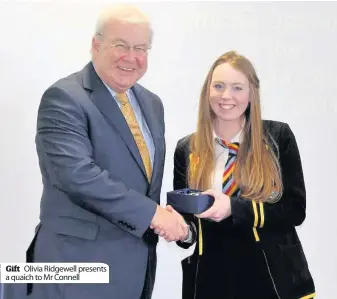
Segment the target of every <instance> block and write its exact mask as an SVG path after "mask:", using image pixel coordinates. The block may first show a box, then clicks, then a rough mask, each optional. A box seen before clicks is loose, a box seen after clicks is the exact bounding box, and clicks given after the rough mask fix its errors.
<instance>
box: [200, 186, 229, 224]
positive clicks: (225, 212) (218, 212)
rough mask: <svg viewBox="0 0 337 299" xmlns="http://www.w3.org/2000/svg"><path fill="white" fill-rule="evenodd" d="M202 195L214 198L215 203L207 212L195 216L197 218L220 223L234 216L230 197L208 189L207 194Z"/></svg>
mask: <svg viewBox="0 0 337 299" xmlns="http://www.w3.org/2000/svg"><path fill="white" fill-rule="evenodd" d="M202 194H207V195H210V196H212V197H214V203H213V205H212V206H211V207H210V208H209V209H208V210H206V211H205V212H203V213H201V214H199V215H195V216H196V217H198V218H208V219H211V220H213V221H216V222H220V221H221V220H223V219H225V218H227V217H229V216H230V215H232V209H231V201H230V198H229V196H228V195H226V194H224V193H222V192H220V191H216V190H213V189H208V190H206V191H205V192H202Z"/></svg>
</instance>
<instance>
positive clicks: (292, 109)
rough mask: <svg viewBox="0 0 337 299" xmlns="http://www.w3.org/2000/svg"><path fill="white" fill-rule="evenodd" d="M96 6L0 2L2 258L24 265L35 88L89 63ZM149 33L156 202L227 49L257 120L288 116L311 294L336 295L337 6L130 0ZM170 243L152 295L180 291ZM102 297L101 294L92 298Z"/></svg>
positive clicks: (99, 4)
mask: <svg viewBox="0 0 337 299" xmlns="http://www.w3.org/2000/svg"><path fill="white" fill-rule="evenodd" d="M106 4H111V2H107V1H105V2H104V1H100V0H95V1H94V0H92V1H77V2H75V1H48V2H46V1H44V2H42V1H39V2H38V1H36V2H35V1H30V2H28V1H25V2H15V1H3V0H2V1H0V37H1V44H0V94H1V96H0V130H1V135H0V136H1V147H0V151H1V152H0V154H1V155H0V157H1V162H0V175H1V179H0V185H1V187H0V203H1V206H0V217H1V220H0V221H1V225H0V235H1V246H0V261H2V262H12V261H17V262H20V261H24V258H25V250H26V248H27V246H28V244H29V242H30V240H31V238H32V235H33V230H34V227H35V225H36V224H37V222H38V215H39V199H40V194H41V178H40V172H39V168H38V164H37V157H36V153H35V144H34V135H35V124H36V112H37V107H38V105H39V101H40V97H41V95H42V93H43V91H44V90H45V89H46V88H47V87H48V86H49V85H50V84H52V83H53V82H54V81H55V80H57V79H59V78H60V77H62V76H66V75H68V74H69V73H71V72H74V71H77V70H79V69H81V68H82V67H83V66H84V65H85V64H86V63H87V62H88V60H89V47H90V40H91V34H92V33H93V28H94V23H95V18H96V16H97V14H98V12H99V11H100V9H101V8H103V7H104V6H105V5H106ZM137 5H138V6H139V7H140V8H142V9H144V11H145V12H147V13H148V14H149V15H150V17H151V19H152V21H153V27H154V30H155V38H154V45H153V49H152V50H151V54H150V66H149V70H148V72H147V74H146V75H145V77H144V78H143V79H142V81H141V82H142V83H143V84H144V85H145V86H146V87H148V88H149V89H151V90H152V91H154V92H156V93H157V94H159V95H160V96H161V98H162V100H163V102H164V106H165V109H166V111H165V112H166V116H165V120H166V125H167V128H166V130H167V133H166V138H167V160H166V168H165V176H164V182H163V193H162V194H163V199H162V203H163V204H165V198H166V197H165V195H166V192H167V191H169V190H171V189H172V171H173V151H174V148H175V145H176V142H177V140H178V139H180V138H181V137H183V136H185V135H186V134H189V133H191V132H192V131H193V130H194V127H195V123H196V113H197V102H198V96H199V92H200V89H201V85H202V83H203V80H204V78H205V76H206V72H207V71H208V69H209V67H210V65H211V64H212V62H213V61H214V60H215V59H216V58H217V57H218V56H219V55H221V54H222V53H224V52H225V51H228V50H231V49H234V50H237V51H239V52H241V53H242V54H244V55H246V56H247V57H248V58H250V59H251V60H252V61H253V63H254V64H255V66H256V69H257V72H258V75H259V77H260V80H261V83H262V103H263V116H264V117H265V118H269V119H274V120H280V121H284V122H288V123H289V124H290V126H291V128H292V129H293V131H294V133H295V135H296V137H297V141H298V144H299V148H300V152H301V156H302V161H303V168H304V174H305V181H306V186H307V195H308V196H307V220H306V222H305V223H304V225H303V226H302V227H300V228H299V229H298V231H299V234H300V238H301V240H302V243H303V246H304V250H305V253H306V255H307V258H308V262H309V265H310V268H311V271H312V274H313V276H314V279H315V282H316V286H317V291H318V297H317V298H319V299H328V298H332V299H334V298H337V283H336V282H337V253H336V252H337V234H336V232H335V231H336V229H337V217H336V210H337V203H336V201H337V197H336V191H335V190H336V189H335V187H336V184H337V155H336V153H337V138H336V132H337V121H336V118H337V98H336V95H337V83H336V70H337V59H336V53H337V18H336V16H337V3H336V2H335V3H333V2H330V3H329V2H326V3H318V2H296V3H295V2H293V3H292V2H270V3H269V2H260V3H251V2H235V3H230V2H209V3H205V2H189V3H187V2H185V3H184V2H183V3H173V2H164V3H158V2H154V3H137ZM190 252H191V251H184V250H182V249H180V248H178V247H176V246H175V245H174V244H167V243H166V242H165V241H163V242H161V243H160V244H159V247H158V259H159V261H158V275H157V281H156V286H155V292H154V297H153V298H154V299H172V298H173V299H175V298H180V293H181V270H180V260H181V259H182V258H183V257H185V256H187V255H188V254H190ZM98 299H99V298H98Z"/></svg>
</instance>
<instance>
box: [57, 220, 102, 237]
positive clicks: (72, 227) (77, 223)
mask: <svg viewBox="0 0 337 299" xmlns="http://www.w3.org/2000/svg"><path fill="white" fill-rule="evenodd" d="M53 226H54V229H53V230H54V231H55V233H57V234H58V235H65V236H72V237H77V238H81V239H85V240H95V239H96V237H97V234H98V230H99V226H98V224H97V223H94V222H90V221H86V220H83V219H76V218H72V217H68V216H58V218H57V219H56V221H55V222H54V224H53Z"/></svg>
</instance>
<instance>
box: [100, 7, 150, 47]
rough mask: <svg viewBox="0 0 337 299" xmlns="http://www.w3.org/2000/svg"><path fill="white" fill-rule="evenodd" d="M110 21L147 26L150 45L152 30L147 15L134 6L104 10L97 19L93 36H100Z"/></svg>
mask: <svg viewBox="0 0 337 299" xmlns="http://www.w3.org/2000/svg"><path fill="white" fill-rule="evenodd" d="M111 20H117V21H122V22H128V23H131V24H145V25H147V26H148V27H149V30H150V44H151V43H152V38H153V30H152V25H151V23H150V20H149V18H148V17H147V15H145V14H144V13H143V12H141V11H140V10H139V9H138V8H136V7H135V6H132V5H126V4H124V5H117V6H112V7H109V8H106V9H104V10H103V11H102V12H101V14H100V15H99V17H98V19H97V22H96V27H95V34H94V36H96V37H99V36H101V35H102V34H103V31H104V29H105V27H106V26H107V24H108V23H109V21H111Z"/></svg>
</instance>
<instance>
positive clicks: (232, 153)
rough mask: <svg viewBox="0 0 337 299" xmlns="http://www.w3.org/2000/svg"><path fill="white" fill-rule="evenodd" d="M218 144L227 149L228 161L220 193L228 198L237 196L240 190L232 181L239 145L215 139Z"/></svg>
mask: <svg viewBox="0 0 337 299" xmlns="http://www.w3.org/2000/svg"><path fill="white" fill-rule="evenodd" d="M216 141H217V143H218V144H220V145H221V146H222V147H224V148H226V149H228V151H229V153H228V159H227V162H226V164H225V171H224V173H223V178H222V192H223V193H225V194H227V195H228V196H238V195H239V194H240V189H239V188H238V185H237V184H236V182H235V180H234V176H233V173H234V170H235V164H236V163H235V160H236V157H237V154H238V151H239V143H237V142H235V143H229V142H226V141H224V140H222V139H220V138H216Z"/></svg>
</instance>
